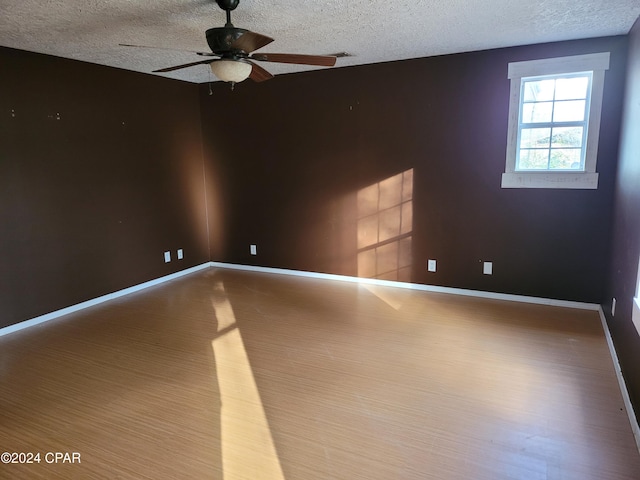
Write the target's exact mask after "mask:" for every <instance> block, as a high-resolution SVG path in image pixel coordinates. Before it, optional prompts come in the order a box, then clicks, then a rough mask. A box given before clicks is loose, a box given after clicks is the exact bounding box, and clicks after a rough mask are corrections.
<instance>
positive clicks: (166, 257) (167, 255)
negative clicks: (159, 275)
mask: <svg viewBox="0 0 640 480" xmlns="http://www.w3.org/2000/svg"><path fill="white" fill-rule="evenodd" d="M170 261H171V252H164V263H169V262H170Z"/></svg>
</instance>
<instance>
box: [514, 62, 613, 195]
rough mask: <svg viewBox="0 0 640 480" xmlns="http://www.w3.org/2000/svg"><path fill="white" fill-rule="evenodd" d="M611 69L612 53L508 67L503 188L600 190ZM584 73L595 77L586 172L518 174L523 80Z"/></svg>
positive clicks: (559, 171) (525, 172) (529, 171)
mask: <svg viewBox="0 0 640 480" xmlns="http://www.w3.org/2000/svg"><path fill="white" fill-rule="evenodd" d="M608 69H609V52H603V53H591V54H587V55H575V56H571V57H557V58H548V59H542V60H531V61H525V62H512V63H509V74H508V76H509V79H510V80H511V92H510V96H509V126H508V131H507V161H506V165H505V173H503V174H502V188H581V189H597V188H598V173H597V172H596V162H597V155H598V140H599V135H600V117H601V112H602V97H603V91H604V74H605V71H606V70H608ZM581 72H591V73H592V82H591V100H590V105H589V121H588V127H587V134H586V135H587V142H586V145H585V159H584V170H581V171H566V170H541V171H532V170H517V169H516V157H517V153H518V152H517V149H518V129H519V120H520V109H521V105H522V92H521V86H522V79H523V78H528V77H538V76H547V75H564V74H575V73H581Z"/></svg>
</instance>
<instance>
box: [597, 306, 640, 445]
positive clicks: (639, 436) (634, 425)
mask: <svg viewBox="0 0 640 480" xmlns="http://www.w3.org/2000/svg"><path fill="white" fill-rule="evenodd" d="M598 312H599V313H600V321H601V322H602V329H603V330H604V336H605V338H606V339H607V345H608V346H609V353H610V354H611V360H613V368H614V369H615V371H616V377H617V378H618V385H620V393H622V400H623V401H624V407H625V410H626V411H627V416H628V417H629V423H630V424H631V430H632V431H633V437H634V438H635V440H636V446H637V447H638V452H640V425H638V419H637V418H636V414H635V412H634V410H633V404H632V403H631V399H630V398H629V391H628V390H627V384H626V382H625V381H624V377H623V376H622V368H620V362H619V361H618V354H617V353H616V347H615V345H614V344H613V339H612V338H611V332H610V331H609V326H608V325H607V318H606V317H605V315H604V312H603V311H602V307H600V308H599V309H598Z"/></svg>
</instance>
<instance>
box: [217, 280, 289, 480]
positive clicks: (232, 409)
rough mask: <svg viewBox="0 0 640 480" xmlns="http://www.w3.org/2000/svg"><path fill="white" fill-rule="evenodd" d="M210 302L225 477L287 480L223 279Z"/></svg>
mask: <svg viewBox="0 0 640 480" xmlns="http://www.w3.org/2000/svg"><path fill="white" fill-rule="evenodd" d="M214 291H215V295H214V297H213V300H212V303H213V308H214V310H215V314H216V318H217V320H218V332H219V334H220V336H219V337H217V338H216V339H215V340H213V341H212V342H211V345H212V347H213V354H214V357H215V360H216V370H217V376H218V385H219V388H220V403H221V409H220V429H221V433H220V439H221V444H222V467H223V472H224V478H230V479H231V478H265V479H269V480H284V475H283V473H282V467H281V466H280V460H279V459H278V454H277V452H276V448H275V444H274V442H273V437H272V435H271V429H270V428H269V423H268V421H267V416H266V414H265V411H264V407H263V405H262V401H261V399H260V393H259V392H258V386H257V385H256V381H255V379H254V377H253V372H252V371H251V365H250V363H249V358H248V356H247V352H246V350H245V347H244V342H243V341H242V335H241V334H240V330H239V329H238V327H237V326H236V318H235V315H234V312H233V307H232V306H231V303H230V302H229V299H228V298H227V296H226V294H225V291H224V285H223V284H222V282H218V284H217V285H216V286H215V288H214Z"/></svg>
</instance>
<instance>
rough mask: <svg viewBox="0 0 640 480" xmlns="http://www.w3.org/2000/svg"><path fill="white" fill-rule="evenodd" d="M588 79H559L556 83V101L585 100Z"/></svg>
mask: <svg viewBox="0 0 640 480" xmlns="http://www.w3.org/2000/svg"><path fill="white" fill-rule="evenodd" d="M588 86H589V77H574V78H559V79H558V80H557V81H556V100H573V99H582V98H587V87H588Z"/></svg>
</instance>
